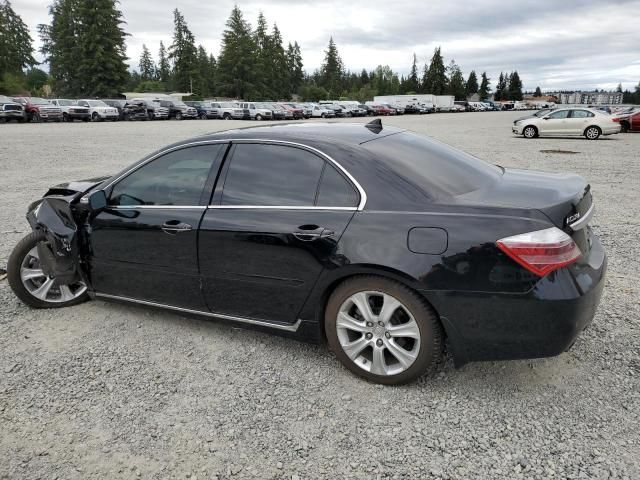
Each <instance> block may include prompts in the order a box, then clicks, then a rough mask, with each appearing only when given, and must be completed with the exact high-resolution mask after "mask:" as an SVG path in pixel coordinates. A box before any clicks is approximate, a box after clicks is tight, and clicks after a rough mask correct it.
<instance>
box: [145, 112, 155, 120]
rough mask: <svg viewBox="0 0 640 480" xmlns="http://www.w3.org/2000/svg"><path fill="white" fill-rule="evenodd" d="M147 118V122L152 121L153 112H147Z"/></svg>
mask: <svg viewBox="0 0 640 480" xmlns="http://www.w3.org/2000/svg"><path fill="white" fill-rule="evenodd" d="M147 118H148V119H149V120H153V119H154V118H155V114H154V113H153V112H149V111H148V112H147Z"/></svg>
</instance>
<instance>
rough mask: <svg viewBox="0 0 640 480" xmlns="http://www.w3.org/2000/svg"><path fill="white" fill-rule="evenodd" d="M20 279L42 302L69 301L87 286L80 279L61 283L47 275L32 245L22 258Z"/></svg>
mask: <svg viewBox="0 0 640 480" xmlns="http://www.w3.org/2000/svg"><path fill="white" fill-rule="evenodd" d="M20 280H21V281H22V284H23V285H24V288H26V289H27V291H28V292H29V293H30V294H31V295H33V296H34V297H35V298H37V299H39V300H41V301H43V302H51V303H63V302H69V301H71V300H75V299H76V298H78V297H80V296H81V295H82V294H83V293H84V292H86V290H87V286H86V285H85V283H84V282H82V281H77V282H74V283H72V284H69V285H62V284H58V283H57V282H56V281H55V279H54V278H51V277H49V276H47V275H46V274H45V273H44V272H43V271H42V268H41V267H40V258H39V256H38V248H37V247H33V248H32V249H31V250H30V251H29V253H27V255H26V256H25V257H24V259H23V260H22V264H21V266H20Z"/></svg>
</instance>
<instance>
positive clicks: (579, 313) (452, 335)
mask: <svg viewBox="0 0 640 480" xmlns="http://www.w3.org/2000/svg"><path fill="white" fill-rule="evenodd" d="M590 239H591V244H592V245H591V251H590V252H589V254H588V255H585V256H583V257H582V258H581V259H580V260H579V261H578V262H576V263H574V264H572V265H570V266H569V267H565V268H563V269H560V270H557V271H555V272H552V273H550V274H549V275H547V276H546V277H543V278H541V279H540V281H539V282H538V283H537V284H536V286H535V287H534V288H533V289H532V290H531V291H529V292H527V293H526V294H507V293H505V294H489V293H481V292H472V293H471V292H433V291H430V292H424V293H425V296H426V297H427V298H428V299H429V300H430V301H431V302H432V303H433V305H434V307H435V308H436V310H437V311H438V312H439V313H440V316H441V319H442V323H443V326H444V328H445V330H446V332H447V336H448V339H449V343H450V347H451V349H452V350H453V352H452V353H453V356H454V359H455V363H456V365H457V366H461V365H464V364H465V363H468V362H472V361H480V360H513V359H525V358H541V357H551V356H554V355H558V354H560V353H562V352H565V351H567V350H568V349H569V348H571V346H572V345H573V343H574V342H575V340H576V338H577V337H578V335H579V334H580V333H581V332H582V331H583V330H584V329H585V328H586V327H587V326H588V325H589V324H590V323H591V321H592V320H593V317H594V316H595V313H596V309H597V307H598V304H599V303H600V297H601V295H602V291H603V288H604V283H605V280H604V279H605V273H606V269H607V259H606V255H605V253H604V249H603V248H602V245H601V244H600V241H599V240H598V238H597V237H595V236H593V235H590Z"/></svg>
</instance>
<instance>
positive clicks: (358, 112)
mask: <svg viewBox="0 0 640 480" xmlns="http://www.w3.org/2000/svg"><path fill="white" fill-rule="evenodd" d="M338 106H339V107H341V108H342V111H344V112H346V116H347V117H364V116H366V115H367V111H366V110H364V109H362V108H360V107H359V106H358V105H354V104H345V105H343V104H341V103H340V104H338Z"/></svg>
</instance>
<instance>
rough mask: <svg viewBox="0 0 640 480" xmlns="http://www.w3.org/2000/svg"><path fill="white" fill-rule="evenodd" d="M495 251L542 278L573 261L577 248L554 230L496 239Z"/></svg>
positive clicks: (576, 256)
mask: <svg viewBox="0 0 640 480" xmlns="http://www.w3.org/2000/svg"><path fill="white" fill-rule="evenodd" d="M496 243H497V245H498V248H499V249H500V250H502V251H503V252H504V253H505V254H506V255H508V256H509V257H511V258H512V259H513V260H515V261H516V262H518V263H519V264H520V265H522V266H523V267H524V268H526V269H527V270H529V271H530V272H532V273H535V274H536V275H539V276H541V277H543V276H545V275H546V274H548V273H549V272H553V271H554V270H557V269H559V268H562V267H564V266H565V265H569V264H571V263H573V262H575V261H576V260H577V259H578V258H579V257H580V255H581V252H580V249H579V248H578V246H577V245H576V244H575V242H574V241H573V240H572V239H571V237H570V236H569V235H567V234H566V233H564V232H563V231H562V230H560V229H559V228H556V227H551V228H547V229H545V230H537V231H535V232H529V233H523V234H520V235H514V236H513V237H507V238H503V239H500V240H498V241H497V242H496Z"/></svg>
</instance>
